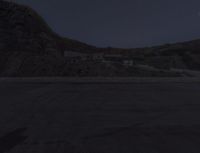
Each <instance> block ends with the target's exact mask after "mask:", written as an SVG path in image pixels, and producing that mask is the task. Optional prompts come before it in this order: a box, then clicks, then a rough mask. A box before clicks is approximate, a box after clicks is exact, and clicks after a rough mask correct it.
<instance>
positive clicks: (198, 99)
mask: <svg viewBox="0 0 200 153" xmlns="http://www.w3.org/2000/svg"><path fill="white" fill-rule="evenodd" d="M199 143H200V82H195V81H194V82H192V81H191V82H184V81H182V82H165V81H163V82H162V81H159V82H148V81H146V82H142V81H140V82H139V83H137V82H131V83H128V82H125V83H123V82H120V83H116V82H115V83H109V82H105V83H103V82H101V83H98V82H96V83H95V82H94V83H92V82H90V83H81V82H78V83H75V82H73V83H70V82H62V81H61V82H53V81H52V82H31V81H30V82H28V81H27V82H23V81H22V82H1V83H0V153H7V152H8V153H199V152H200V146H199Z"/></svg>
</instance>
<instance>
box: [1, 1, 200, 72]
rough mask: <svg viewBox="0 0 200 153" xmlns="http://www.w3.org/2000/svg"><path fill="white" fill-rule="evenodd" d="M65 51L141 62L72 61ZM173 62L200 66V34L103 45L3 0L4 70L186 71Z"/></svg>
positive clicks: (32, 11)
mask: <svg viewBox="0 0 200 153" xmlns="http://www.w3.org/2000/svg"><path fill="white" fill-rule="evenodd" d="M65 51H73V52H81V53H85V54H88V55H90V54H91V53H92V54H94V53H102V54H104V55H107V54H109V55H120V56H121V57H122V58H124V59H126V58H127V57H128V58H129V59H132V60H133V61H134V63H135V66H133V67H132V68H127V67H123V66H122V65H116V64H111V65H110V64H105V62H102V61H78V63H70V62H68V61H67V60H66V58H65V57H64V56H63V55H64V52H65ZM137 65H147V66H150V67H153V68H156V69H157V71H155V72H152V71H151V70H146V69H141V66H137ZM170 68H177V69H192V70H200V40H194V41H189V42H183V43H176V44H166V45H162V46H155V47H146V48H135V49H134V48H133V49H120V48H112V47H108V48H97V47H95V46H92V45H88V44H86V43H82V42H79V41H76V40H72V39H69V38H63V37H61V36H59V35H57V34H56V33H55V32H53V31H52V29H51V28H50V27H49V26H48V25H47V23H46V22H45V21H44V20H43V18H42V17H41V16H40V15H38V14H37V13H36V12H35V11H34V10H33V9H31V8H29V7H28V6H24V5H19V4H16V3H13V2H7V1H4V0H0V76H180V74H177V73H173V72H171V71H170Z"/></svg>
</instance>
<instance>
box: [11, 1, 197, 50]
mask: <svg viewBox="0 0 200 153" xmlns="http://www.w3.org/2000/svg"><path fill="white" fill-rule="evenodd" d="M14 1H16V2H19V3H22V4H26V5H29V6H31V7H32V8H34V9H35V10H36V11H37V12H38V13H39V14H40V15H42V16H43V17H44V18H45V20H46V21H47V23H48V24H49V25H50V27H51V28H52V29H53V30H54V31H55V32H57V33H58V34H60V35H62V36H65V37H69V38H73V39H76V40H79V41H83V42H86V43H89V44H92V45H96V46H99V47H107V46H112V47H125V48H129V47H131V48H134V47H145V46H152V45H159V44H165V43H173V42H179V41H186V40H192V39H197V38H200V0H152V1H151V0H14Z"/></svg>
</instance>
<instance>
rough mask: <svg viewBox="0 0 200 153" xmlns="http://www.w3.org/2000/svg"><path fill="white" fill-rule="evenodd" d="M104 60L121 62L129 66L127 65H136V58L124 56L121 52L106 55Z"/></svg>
mask: <svg viewBox="0 0 200 153" xmlns="http://www.w3.org/2000/svg"><path fill="white" fill-rule="evenodd" d="M104 62H107V63H116V64H121V65H123V66H127V67H129V66H133V65H134V60H133V59H132V58H129V57H124V56H122V55H120V54H109V55H105V56H104Z"/></svg>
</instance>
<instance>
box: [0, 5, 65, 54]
mask: <svg viewBox="0 0 200 153" xmlns="http://www.w3.org/2000/svg"><path fill="white" fill-rule="evenodd" d="M0 35H1V37H0V51H7V52H8V51H9V52H29V53H40V54H57V55H59V54H61V51H59V48H58V46H57V40H56V37H58V36H56V34H54V33H53V32H52V30H51V29H50V28H49V27H48V25H47V24H46V23H45V22H44V21H43V19H42V18H41V17H40V16H39V15H38V14H37V13H36V12H35V11H33V10H32V9H30V8H28V7H25V6H21V5H17V4H14V3H11V2H6V1H0Z"/></svg>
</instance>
